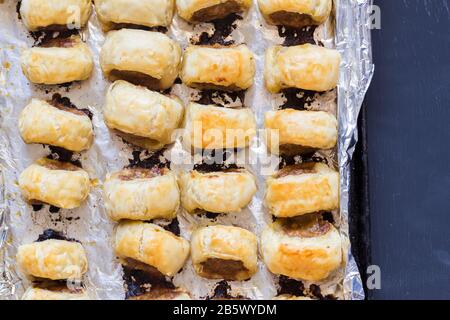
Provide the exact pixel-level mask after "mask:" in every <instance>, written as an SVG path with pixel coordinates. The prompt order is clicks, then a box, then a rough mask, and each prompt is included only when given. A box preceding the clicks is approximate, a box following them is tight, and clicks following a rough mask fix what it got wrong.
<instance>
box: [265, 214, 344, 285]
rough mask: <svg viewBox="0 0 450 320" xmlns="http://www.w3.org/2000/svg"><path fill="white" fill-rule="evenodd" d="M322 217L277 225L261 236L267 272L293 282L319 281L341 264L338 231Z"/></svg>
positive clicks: (307, 217)
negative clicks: (294, 280) (297, 280)
mask: <svg viewBox="0 0 450 320" xmlns="http://www.w3.org/2000/svg"><path fill="white" fill-rule="evenodd" d="M319 217H320V215H317V214H312V215H307V216H302V217H299V218H294V219H286V220H285V221H280V220H278V221H276V222H275V223H273V224H272V225H270V226H269V227H267V228H266V229H265V230H264V231H263V232H262V234H261V251H262V255H263V258H264V262H265V263H266V265H267V268H268V269H269V270H270V271H271V272H272V273H275V274H281V275H285V276H288V277H291V278H294V279H300V280H307V281H320V280H323V279H325V278H327V277H328V276H329V275H330V274H331V273H332V272H333V271H334V270H336V269H337V268H338V267H339V266H340V265H341V263H342V261H343V260H342V256H343V254H342V252H343V248H342V240H341V237H340V234H339V231H338V230H337V229H336V228H335V227H334V226H333V225H332V224H331V223H329V222H327V221H324V220H322V219H321V217H320V218H319Z"/></svg>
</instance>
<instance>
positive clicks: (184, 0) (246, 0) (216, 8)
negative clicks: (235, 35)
mask: <svg viewBox="0 0 450 320" xmlns="http://www.w3.org/2000/svg"><path fill="white" fill-rule="evenodd" d="M176 2H177V11H178V15H179V16H180V17H182V18H183V19H184V20H187V21H189V22H193V23H199V22H207V21H212V20H216V19H222V18H225V17H226V16H228V15H229V14H231V13H238V12H243V11H247V10H248V9H249V8H250V7H251V6H252V1H251V0H176Z"/></svg>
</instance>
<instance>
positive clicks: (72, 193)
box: [19, 158, 91, 209]
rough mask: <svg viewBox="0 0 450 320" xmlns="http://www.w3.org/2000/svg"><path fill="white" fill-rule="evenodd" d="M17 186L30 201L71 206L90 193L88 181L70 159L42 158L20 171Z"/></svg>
mask: <svg viewBox="0 0 450 320" xmlns="http://www.w3.org/2000/svg"><path fill="white" fill-rule="evenodd" d="M19 187H20V189H21V191H22V195H23V196H24V198H25V199H26V200H27V201H29V202H30V203H34V202H38V203H48V204H50V205H53V206H55V207H58V208H62V209H74V208H77V207H79V206H80V205H81V203H82V202H83V201H84V200H85V199H86V198H87V196H88V195H89V190H90V187H91V182H90V180H89V175H88V173H87V172H86V171H84V170H83V169H81V168H79V167H77V166H75V165H73V164H71V163H67V162H60V161H56V160H50V159H45V158H43V159H40V160H38V161H36V162H35V163H34V164H32V165H31V166H29V167H28V168H27V169H25V170H24V171H23V172H22V173H21V175H20V177H19Z"/></svg>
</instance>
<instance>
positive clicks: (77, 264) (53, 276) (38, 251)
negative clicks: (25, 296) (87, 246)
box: [16, 239, 88, 280]
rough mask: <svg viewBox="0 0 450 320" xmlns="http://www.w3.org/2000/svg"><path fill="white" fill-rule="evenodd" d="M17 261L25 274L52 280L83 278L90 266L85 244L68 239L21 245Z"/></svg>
mask: <svg viewBox="0 0 450 320" xmlns="http://www.w3.org/2000/svg"><path fill="white" fill-rule="evenodd" d="M16 261H17V264H18V265H19V267H20V268H21V270H22V271H23V272H24V273H25V274H27V275H30V276H33V277H35V278H44V279H50V280H64V279H81V277H82V276H83V274H85V273H86V271H87V268H88V261H87V258H86V253H85V251H84V248H83V246H82V245H81V244H80V243H78V242H71V241H66V240H55V239H51V240H45V241H42V242H34V243H31V244H24V245H21V246H20V247H19V248H18V249H17V255H16Z"/></svg>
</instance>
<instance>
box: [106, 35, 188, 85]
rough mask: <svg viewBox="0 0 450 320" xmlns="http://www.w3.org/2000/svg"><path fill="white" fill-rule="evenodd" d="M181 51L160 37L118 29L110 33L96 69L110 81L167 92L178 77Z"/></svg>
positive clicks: (171, 42) (166, 38) (173, 42)
mask: <svg viewBox="0 0 450 320" xmlns="http://www.w3.org/2000/svg"><path fill="white" fill-rule="evenodd" d="M180 62H181V47H180V45H179V44H178V43H177V42H175V41H174V40H172V39H170V38H169V37H168V36H166V35H165V34H163V33H160V32H153V31H144V30H132V29H121V30H117V31H110V32H109V33H108V34H107V36H106V40H105V43H104V45H103V48H102V51H101V54H100V65H101V67H102V69H103V72H104V73H105V75H106V76H107V77H108V78H109V79H110V80H113V81H114V80H118V79H123V80H126V81H128V82H131V83H133V84H141V85H145V86H146V87H148V88H150V89H157V90H165V89H168V88H170V87H171V86H172V85H173V83H174V82H175V79H176V78H177V76H178V72H179V67H180Z"/></svg>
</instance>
